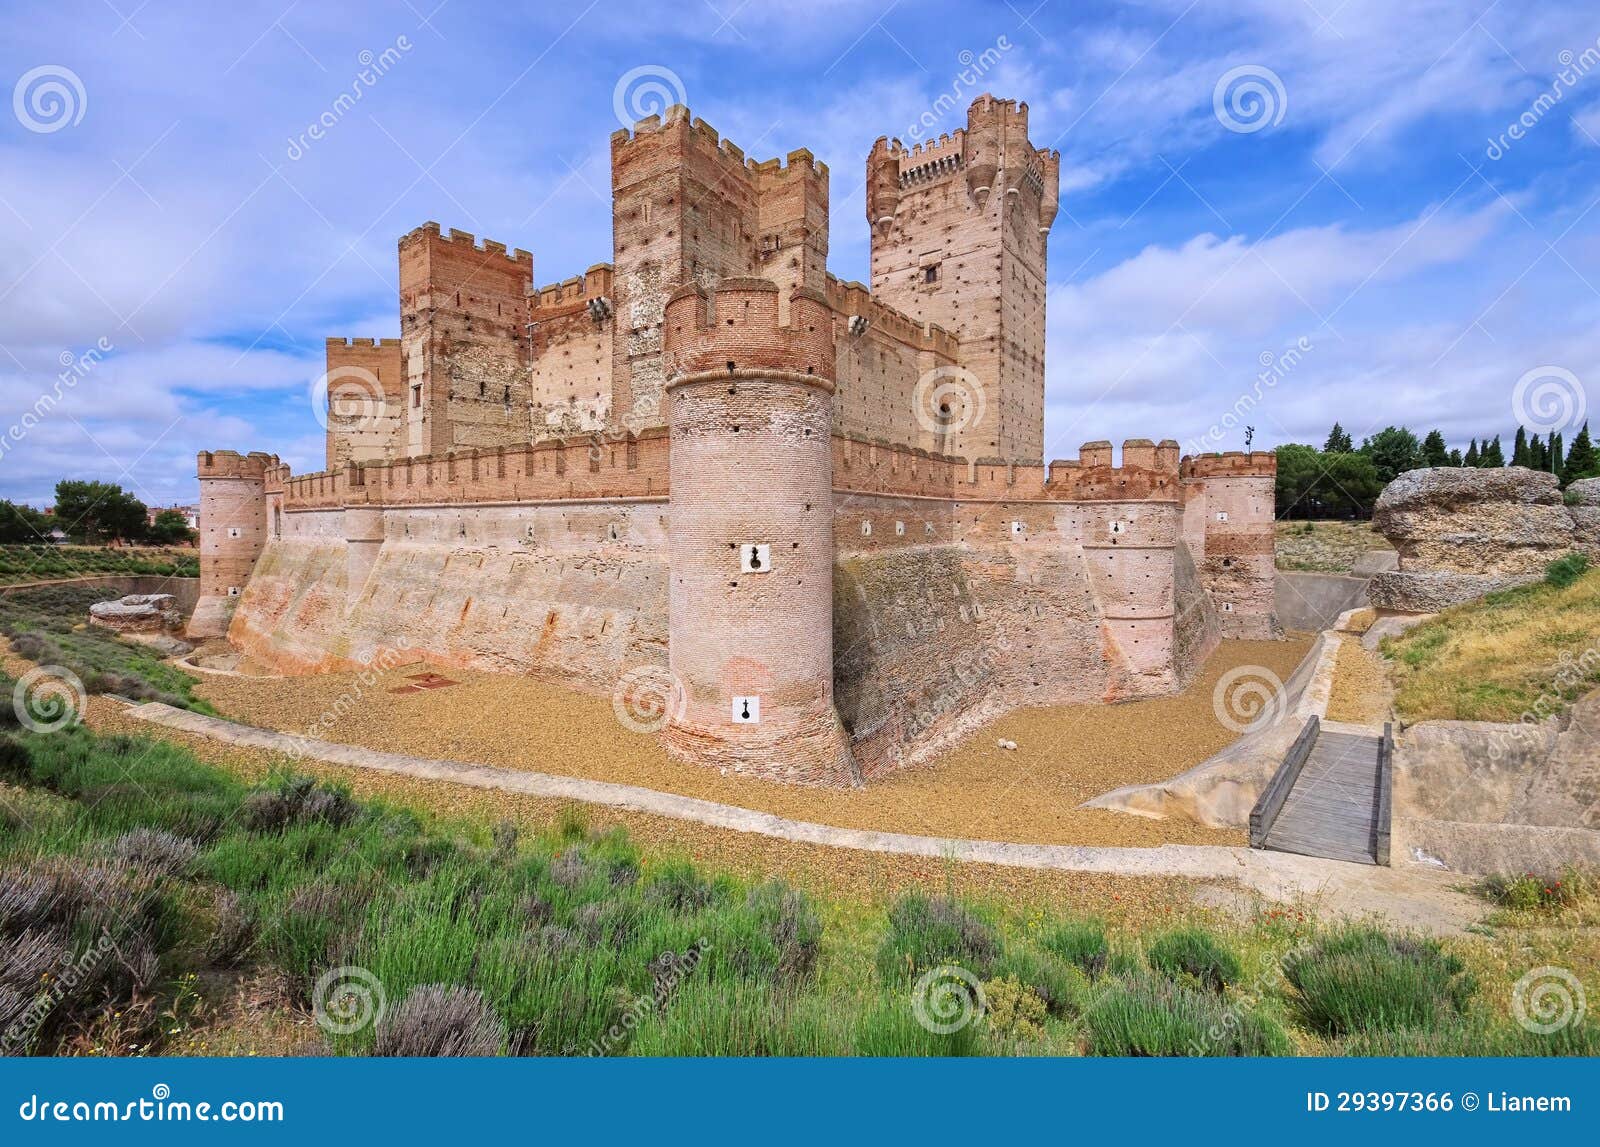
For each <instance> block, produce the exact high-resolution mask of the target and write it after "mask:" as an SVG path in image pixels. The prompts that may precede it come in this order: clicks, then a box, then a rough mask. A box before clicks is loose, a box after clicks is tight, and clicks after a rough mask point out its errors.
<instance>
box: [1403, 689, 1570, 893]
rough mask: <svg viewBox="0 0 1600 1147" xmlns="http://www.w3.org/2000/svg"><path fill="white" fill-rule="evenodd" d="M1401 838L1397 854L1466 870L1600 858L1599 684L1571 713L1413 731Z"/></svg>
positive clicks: (1407, 737)
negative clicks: (1561, 715) (1527, 720)
mask: <svg viewBox="0 0 1600 1147" xmlns="http://www.w3.org/2000/svg"><path fill="white" fill-rule="evenodd" d="M1532 715H1533V714H1530V717H1531V716H1532ZM1394 844H1395V855H1396V856H1397V857H1398V856H1401V855H1404V856H1405V857H1406V858H1407V859H1409V860H1422V861H1430V860H1431V861H1442V862H1443V863H1445V864H1448V865H1449V866H1450V867H1452V868H1455V869H1459V870H1461V871H1465V872H1525V871H1531V872H1538V873H1541V874H1544V873H1555V872H1559V871H1560V870H1561V869H1562V868H1563V867H1564V866H1566V865H1569V864H1586V865H1594V864H1597V863H1600V690H1597V691H1594V692H1591V693H1590V694H1588V695H1587V696H1586V697H1584V698H1583V699H1582V700H1580V701H1579V702H1578V703H1577V704H1576V705H1575V706H1573V708H1572V711H1571V712H1570V713H1569V714H1567V715H1566V716H1565V717H1564V718H1556V717H1552V718H1549V719H1547V720H1544V721H1530V722H1529V723H1525V724H1504V725H1500V724H1492V723H1488V722H1483V721H1423V722H1421V723H1419V724H1417V725H1413V726H1412V727H1411V728H1409V729H1407V730H1406V731H1405V732H1404V733H1403V734H1402V735H1401V736H1400V737H1399V738H1398V739H1397V741H1396V743H1395V773H1394Z"/></svg>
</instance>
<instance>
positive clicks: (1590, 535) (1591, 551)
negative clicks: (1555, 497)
mask: <svg viewBox="0 0 1600 1147" xmlns="http://www.w3.org/2000/svg"><path fill="white" fill-rule="evenodd" d="M1566 502H1567V512H1568V513H1570V514H1571V515H1572V544H1573V545H1574V546H1575V547H1576V548H1577V549H1580V550H1582V551H1583V552H1584V554H1585V555H1586V556H1587V557H1588V559H1589V560H1590V561H1591V562H1595V563H1600V478H1584V479H1582V480H1580V481H1577V482H1574V483H1573V484H1572V485H1570V486H1568V487H1567V497H1566Z"/></svg>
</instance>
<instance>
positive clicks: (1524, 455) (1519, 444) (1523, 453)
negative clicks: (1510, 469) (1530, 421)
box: [1511, 426, 1533, 466]
mask: <svg viewBox="0 0 1600 1147" xmlns="http://www.w3.org/2000/svg"><path fill="white" fill-rule="evenodd" d="M1511 464H1512V465H1513V466H1532V465H1533V456H1532V455H1531V454H1529V453H1528V432H1527V431H1526V430H1524V429H1523V428H1522V427H1520V426H1519V427H1517V438H1516V441H1515V442H1513V443H1512V445H1511Z"/></svg>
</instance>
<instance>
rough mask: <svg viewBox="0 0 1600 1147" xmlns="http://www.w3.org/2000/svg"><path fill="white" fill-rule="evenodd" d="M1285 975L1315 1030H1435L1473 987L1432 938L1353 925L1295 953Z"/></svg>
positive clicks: (1455, 1012)
mask: <svg viewBox="0 0 1600 1147" xmlns="http://www.w3.org/2000/svg"><path fill="white" fill-rule="evenodd" d="M1283 972H1284V975H1285V976H1286V977H1288V980H1289V982H1290V983H1291V984H1293V985H1294V987H1295V988H1296V990H1297V991H1298V993H1299V996H1298V999H1297V1001H1296V1002H1297V1005H1298V1007H1299V1010H1300V1013H1301V1015H1302V1016H1303V1017H1304V1018H1305V1021H1306V1023H1307V1024H1309V1025H1310V1026H1311V1027H1313V1028H1315V1029H1317V1030H1319V1031H1324V1032H1327V1033H1329V1034H1332V1035H1341V1034H1345V1033H1349V1032H1364V1031H1393V1030H1396V1029H1399V1028H1414V1027H1429V1026H1433V1025H1435V1024H1440V1023H1445V1022H1448V1021H1450V1020H1452V1019H1453V1018H1454V1017H1456V1016H1458V1015H1459V1014H1460V1013H1461V1011H1462V1010H1463V1009H1464V1008H1465V1006H1466V1003H1467V1000H1468V999H1469V998H1470V997H1471V995H1472V993H1473V991H1474V990H1475V985H1474V983H1473V981H1472V979H1471V977H1469V976H1467V975H1465V974H1464V973H1463V972H1462V968H1461V962H1460V961H1459V960H1457V959H1456V958H1455V957H1454V956H1451V955H1448V954H1447V953H1445V952H1444V951H1442V950H1441V949H1440V947H1439V945H1438V943H1437V942H1435V941H1433V940H1427V939H1420V938H1413V937H1391V936H1387V935H1385V934H1384V933H1382V932H1380V931H1378V930H1377V929H1375V928H1370V927H1366V926H1353V927H1348V928H1344V929H1342V930H1340V931H1338V932H1335V933H1333V934H1332V935H1330V936H1328V937H1327V938H1326V939H1323V940H1321V941H1318V942H1317V943H1315V944H1314V945H1313V946H1312V947H1311V948H1310V949H1309V950H1307V951H1305V952H1303V953H1298V954H1297V953H1290V955H1289V956H1288V957H1286V958H1285V960H1284V964H1283Z"/></svg>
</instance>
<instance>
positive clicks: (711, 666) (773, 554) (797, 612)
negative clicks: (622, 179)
mask: <svg viewBox="0 0 1600 1147" xmlns="http://www.w3.org/2000/svg"><path fill="white" fill-rule="evenodd" d="M779 302H780V292H779V288H778V287H777V285H776V284H774V283H771V282H768V281H767V280H764V279H731V280H724V281H723V282H722V283H721V284H720V286H719V288H718V289H717V291H716V292H715V293H713V294H707V293H706V292H704V291H703V290H701V289H700V288H698V287H696V286H693V285H690V286H687V287H683V288H681V289H679V290H678V291H676V292H675V293H674V294H673V296H672V298H671V300H670V301H669V302H668V304H667V308H666V315H665V322H666V353H667V358H668V361H669V362H671V363H672V364H673V371H674V373H673V376H672V377H671V378H670V379H669V380H668V382H667V386H666V391H667V399H668V406H669V411H668V413H669V416H670V424H671V455H670V465H671V490H672V494H671V509H672V528H671V531H670V535H669V539H668V555H669V568H670V570H671V583H670V587H669V591H668V623H667V628H668V634H669V637H668V655H669V663H670V666H671V670H672V675H673V678H674V680H675V683H676V684H677V685H678V686H679V687H681V689H682V691H683V697H684V702H683V706H682V709H681V711H679V712H676V713H674V714H673V715H672V719H671V723H670V724H669V725H668V726H667V729H666V740H667V746H668V749H669V750H670V751H671V752H673V753H674V754H675V755H677V756H679V757H682V758H684V759H686V760H690V761H699V762H703V763H708V764H714V765H719V766H722V767H725V768H731V769H734V770H737V771H739V772H743V773H752V774H755V775H759V776H766V777H770V778H772V779H775V780H787V781H797V782H802V783H810V784H835V785H837V784H855V783H858V782H859V780H860V775H859V773H858V772H857V770H856V766H855V762H854V761H853V759H852V758H851V755H850V748H849V743H848V739H847V737H846V734H845V731H844V727H843V726H842V725H841V723H840V721H839V718H838V716H837V715H836V713H835V712H834V705H833V524H834V523H833V518H834V515H833V494H832V476H833V464H832V453H831V448H830V429H831V426H832V421H833V390H834V383H833V326H832V319H831V315H830V313H829V310H828V305H827V301H826V299H825V298H823V297H821V296H819V295H816V294H814V293H812V292H809V291H807V290H805V289H798V290H795V291H793V293H792V294H791V295H790V296H789V304H788V308H787V310H788V322H787V323H784V322H782V321H781V320H780V318H779Z"/></svg>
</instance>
